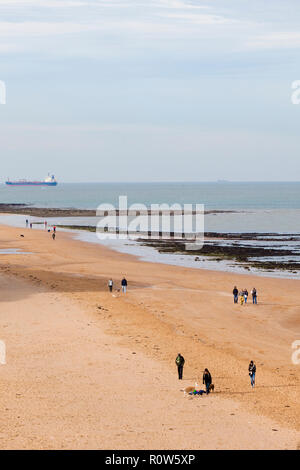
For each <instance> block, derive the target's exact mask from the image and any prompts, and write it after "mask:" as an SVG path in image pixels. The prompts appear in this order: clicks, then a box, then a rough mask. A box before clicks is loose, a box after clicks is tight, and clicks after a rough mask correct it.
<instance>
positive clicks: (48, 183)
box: [5, 175, 57, 186]
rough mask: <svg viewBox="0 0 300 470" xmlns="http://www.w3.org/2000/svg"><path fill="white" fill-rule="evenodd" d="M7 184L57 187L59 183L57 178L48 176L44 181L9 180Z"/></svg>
mask: <svg viewBox="0 0 300 470" xmlns="http://www.w3.org/2000/svg"><path fill="white" fill-rule="evenodd" d="M5 184H7V185H8V186H57V181H56V179H55V176H54V175H52V176H50V175H48V176H47V178H45V179H44V180H43V181H29V180H18V181H10V180H9V179H7V181H5Z"/></svg>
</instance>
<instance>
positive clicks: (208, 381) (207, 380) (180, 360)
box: [175, 353, 212, 395]
mask: <svg viewBox="0 0 300 470" xmlns="http://www.w3.org/2000/svg"><path fill="white" fill-rule="evenodd" d="M175 363H176V365H177V370H178V378H179V380H182V376H183V366H184V363H185V359H184V357H183V356H182V355H181V354H180V353H178V355H177V357H176V359H175ZM203 384H204V385H205V389H206V394H207V395H208V394H209V392H210V389H211V385H212V377H211V373H210V372H209V370H208V369H204V372H203Z"/></svg>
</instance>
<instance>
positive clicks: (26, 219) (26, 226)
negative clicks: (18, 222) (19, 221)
mask: <svg viewBox="0 0 300 470" xmlns="http://www.w3.org/2000/svg"><path fill="white" fill-rule="evenodd" d="M27 227H28V219H26V228H27Z"/></svg>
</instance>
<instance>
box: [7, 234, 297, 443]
mask: <svg viewBox="0 0 300 470" xmlns="http://www.w3.org/2000/svg"><path fill="white" fill-rule="evenodd" d="M21 234H22V235H24V237H21V236H20V235H21ZM0 247H1V249H19V250H20V253H18V254H1V257H0V278H1V303H0V308H1V312H0V331H1V334H0V340H2V341H4V342H5V345H6V364H3V365H0V389H1V392H0V406H1V415H0V448H1V449H297V448H299V445H300V393H299V391H300V365H296V364H293V362H292V353H293V349H292V343H293V342H294V341H295V340H297V339H298V340H299V339H300V307H299V305H300V292H299V281H297V280H289V279H274V278H273V279H272V278H264V277H255V276H251V275H241V274H240V275H233V274H231V273H222V272H216V271H208V270H201V269H192V268H183V267H176V266H168V265H162V264H159V265H158V264H155V263H147V262H142V261H140V260H138V259H137V258H135V257H133V256H130V255H126V254H120V253H117V252H115V251H112V250H109V249H108V248H106V247H105V248H104V247H102V246H100V245H96V244H88V243H84V242H81V241H78V240H74V239H73V238H72V235H71V234H70V233H62V232H58V233H57V237H56V240H55V241H53V240H52V238H51V235H50V234H49V233H48V232H47V231H42V230H30V229H25V228H24V229H20V228H11V227H7V226H1V228H0ZM22 252H26V254H22ZM123 275H125V276H126V278H127V280H128V284H129V285H128V293H127V294H126V295H122V294H121V293H120V292H119V291H118V290H115V291H114V292H113V294H111V293H109V292H108V288H107V283H108V279H109V278H110V277H112V278H113V279H114V283H115V287H116V288H119V286H120V281H121V279H122V277H123ZM234 285H237V286H238V287H239V288H244V287H247V288H248V290H249V291H250V290H251V288H252V287H253V286H254V285H255V287H256V288H257V291H258V305H257V306H256V305H252V304H250V303H249V304H248V305H246V306H241V305H234V304H233V299H232V294H231V292H232V289H233V286H234ZM249 300H250V299H249ZM178 352H181V353H182V354H183V356H184V357H185V360H186V364H185V367H184V375H183V380H182V381H179V380H178V378H177V371H176V366H175V357H176V355H177V353H178ZM251 359H253V360H254V361H255V362H256V366H257V379H256V388H255V389H252V388H251V386H250V380H249V376H248V364H249V361H250V360H251ZM205 367H207V368H208V369H209V370H210V372H211V374H212V377H213V382H214V384H215V392H214V393H211V394H210V395H208V396H202V397H191V396H185V395H184V393H183V392H182V391H181V390H182V389H183V388H184V387H186V386H189V385H193V384H194V382H195V381H196V382H198V384H199V386H200V387H201V388H203V386H202V373H203V370H204V368H205Z"/></svg>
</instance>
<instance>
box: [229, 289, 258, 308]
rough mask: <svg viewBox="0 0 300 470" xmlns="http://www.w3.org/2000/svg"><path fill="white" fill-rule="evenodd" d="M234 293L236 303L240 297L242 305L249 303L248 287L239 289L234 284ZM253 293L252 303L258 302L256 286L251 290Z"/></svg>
mask: <svg viewBox="0 0 300 470" xmlns="http://www.w3.org/2000/svg"><path fill="white" fill-rule="evenodd" d="M232 293H233V302H234V303H235V304H237V303H238V301H239V298H240V303H241V305H243V304H246V303H247V300H248V296H249V293H248V290H247V289H246V288H245V289H243V290H241V291H239V290H238V288H237V287H236V286H234V288H233V291H232ZM251 295H252V303H253V304H257V290H256V288H255V287H253V289H252V290H251Z"/></svg>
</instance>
